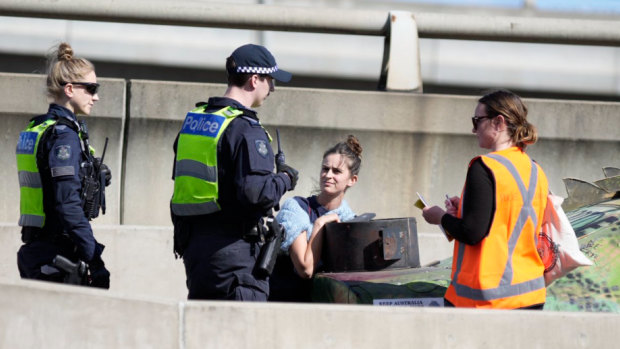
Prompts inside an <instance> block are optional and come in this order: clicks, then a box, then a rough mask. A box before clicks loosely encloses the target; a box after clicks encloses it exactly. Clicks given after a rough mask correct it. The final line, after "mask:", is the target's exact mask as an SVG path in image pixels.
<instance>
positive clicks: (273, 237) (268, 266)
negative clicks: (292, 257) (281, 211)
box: [255, 217, 284, 278]
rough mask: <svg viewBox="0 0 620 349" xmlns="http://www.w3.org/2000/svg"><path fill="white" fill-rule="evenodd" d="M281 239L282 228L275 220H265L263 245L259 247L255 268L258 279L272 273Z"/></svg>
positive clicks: (271, 218) (282, 236)
mask: <svg viewBox="0 0 620 349" xmlns="http://www.w3.org/2000/svg"><path fill="white" fill-rule="evenodd" d="M283 238H284V227H282V225H280V223H278V221H277V220H275V218H273V217H269V218H267V220H266V232H265V235H264V244H263V246H262V247H261V250H260V254H259V256H258V259H257V260H256V266H255V270H256V273H258V275H259V276H260V277H264V278H266V277H268V276H270V275H271V273H272V272H273V268H274V266H275V265H276V260H277V258H278V253H279V252H280V246H281V245H282V239H283Z"/></svg>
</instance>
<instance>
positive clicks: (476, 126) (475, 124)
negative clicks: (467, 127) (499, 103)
mask: <svg viewBox="0 0 620 349" xmlns="http://www.w3.org/2000/svg"><path fill="white" fill-rule="evenodd" d="M493 118H495V116H487V115H485V116H472V118H471V123H472V124H473V125H474V131H476V130H477V129H478V123H479V122H480V120H483V119H493Z"/></svg>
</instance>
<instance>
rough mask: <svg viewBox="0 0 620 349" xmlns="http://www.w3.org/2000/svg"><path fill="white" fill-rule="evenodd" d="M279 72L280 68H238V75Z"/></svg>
mask: <svg viewBox="0 0 620 349" xmlns="http://www.w3.org/2000/svg"><path fill="white" fill-rule="evenodd" d="M276 71H278V67H277V66H275V67H271V68H265V67H237V73H240V74H263V75H266V74H271V73H273V72H276Z"/></svg>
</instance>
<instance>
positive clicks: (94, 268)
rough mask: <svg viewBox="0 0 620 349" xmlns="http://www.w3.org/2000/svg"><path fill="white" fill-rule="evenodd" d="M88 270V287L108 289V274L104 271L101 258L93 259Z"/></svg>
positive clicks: (106, 270)
mask: <svg viewBox="0 0 620 349" xmlns="http://www.w3.org/2000/svg"><path fill="white" fill-rule="evenodd" d="M88 268H89V271H90V277H89V282H88V285H89V286H91V287H98V288H105V289H109V288H110V272H109V271H108V269H106V267H105V263H103V260H102V259H101V256H97V257H95V258H93V260H92V261H91V262H90V263H89V265H88Z"/></svg>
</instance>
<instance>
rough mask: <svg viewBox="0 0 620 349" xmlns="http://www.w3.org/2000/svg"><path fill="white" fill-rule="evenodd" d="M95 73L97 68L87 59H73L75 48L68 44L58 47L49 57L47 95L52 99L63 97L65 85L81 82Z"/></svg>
mask: <svg viewBox="0 0 620 349" xmlns="http://www.w3.org/2000/svg"><path fill="white" fill-rule="evenodd" d="M91 71H95V66H94V65H93V64H92V63H91V62H90V61H88V60H87V59H85V58H75V57H73V48H71V45H69V44H68V43H66V42H63V43H61V44H60V45H58V48H57V49H56V50H54V51H53V52H52V53H51V54H50V55H49V56H48V66H47V94H48V96H50V97H52V98H59V97H61V96H62V95H63V93H64V92H63V90H64V85H65V84H66V83H68V82H74V81H76V82H77V81H80V80H81V79H82V78H83V77H84V76H85V75H86V74H88V73H90V72H91Z"/></svg>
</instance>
